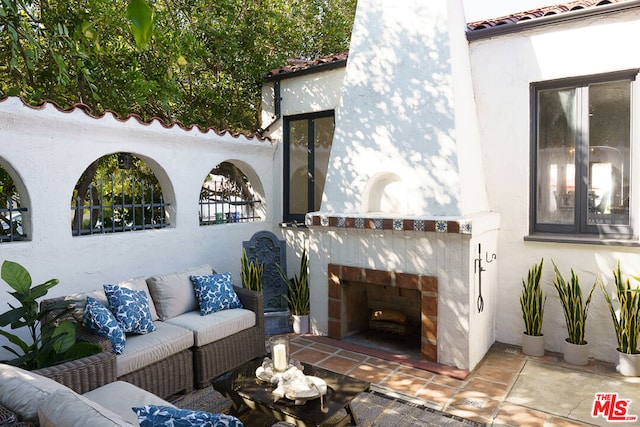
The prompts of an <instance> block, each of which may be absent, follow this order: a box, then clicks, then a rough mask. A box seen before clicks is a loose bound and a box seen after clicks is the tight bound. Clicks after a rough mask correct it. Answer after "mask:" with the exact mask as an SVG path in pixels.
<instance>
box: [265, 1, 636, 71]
mask: <svg viewBox="0 0 640 427" xmlns="http://www.w3.org/2000/svg"><path fill="white" fill-rule="evenodd" d="M477 1H482V0H477ZM628 1H632V0H577V1H572V2H569V3H563V4H558V5H554V6H545V7H541V8H538V9H533V10H528V11H525V12H518V13H514V14H512V15H507V16H502V17H500V18H494V19H487V20H483V21H477V22H470V23H468V24H467V30H468V31H470V32H472V31H478V30H484V29H487V28H493V27H497V26H501V25H510V24H517V23H518V22H523V21H528V20H532V19H536V18H542V17H547V16H552V15H559V14H562V13H567V12H574V11H577V10H583V9H590V8H595V7H598V6H605V5H609V4H614V3H624V2H628ZM348 56H349V52H343V53H339V54H334V55H327V56H323V57H320V58H316V59H313V60H303V59H289V60H288V61H287V62H288V64H287V65H285V66H284V67H280V68H275V69H273V70H271V71H269V72H268V73H267V75H266V76H265V78H266V79H277V78H278V77H283V76H285V75H288V74H292V73H298V72H300V71H312V70H313V71H320V69H316V67H321V66H323V65H327V64H335V65H338V64H342V63H346V61H347V59H348Z"/></svg>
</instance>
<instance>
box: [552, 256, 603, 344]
mask: <svg viewBox="0 0 640 427" xmlns="http://www.w3.org/2000/svg"><path fill="white" fill-rule="evenodd" d="M552 262H553V261H552ZM553 269H554V271H555V279H554V281H553V285H554V286H555V288H556V290H557V291H558V296H559V297H560V303H561V304H562V309H563V311H564V319H565V322H566V324H567V332H568V334H569V338H568V339H567V341H569V342H570V343H571V344H578V345H582V344H586V343H587V342H586V341H585V339H584V331H585V324H586V322H587V312H588V310H589V304H590V303H591V297H592V296H593V290H594V289H595V288H596V283H597V281H596V282H594V283H593V286H592V287H591V290H590V291H589V294H588V296H587V299H586V301H584V303H583V298H582V289H581V288H580V280H579V279H578V276H577V275H576V274H575V272H574V271H573V269H571V278H570V280H569V281H566V280H565V278H564V277H563V276H562V273H561V272H560V270H558V267H557V266H556V264H555V263H553Z"/></svg>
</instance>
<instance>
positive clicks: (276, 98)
mask: <svg viewBox="0 0 640 427" xmlns="http://www.w3.org/2000/svg"><path fill="white" fill-rule="evenodd" d="M281 102H282V97H281V96H280V80H274V81H273V104H274V110H275V111H274V112H275V116H274V118H273V120H272V121H271V123H269V124H268V125H267V126H266V127H264V128H260V129H258V130H257V131H256V132H257V133H258V135H260V136H263V134H264V133H265V132H266V131H268V130H269V128H270V127H271V126H273V125H274V124H275V123H276V122H277V121H278V120H280V116H281V111H280V108H281Z"/></svg>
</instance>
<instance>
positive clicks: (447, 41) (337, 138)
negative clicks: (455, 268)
mask: <svg viewBox="0 0 640 427" xmlns="http://www.w3.org/2000/svg"><path fill="white" fill-rule="evenodd" d="M465 29H466V23H465V19H464V12H463V7H462V2H461V0H428V1H424V0H394V1H389V0H361V1H359V2H358V6H357V11H356V17H355V22H354V28H353V33H352V39H351V46H350V49H349V60H348V63H347V68H346V75H345V79H344V85H343V92H342V98H341V105H340V107H339V108H338V110H337V112H336V129H335V134H334V141H333V147H332V152H331V158H330V162H329V169H328V173H327V180H326V185H325V190H324V191H325V192H324V196H323V202H322V209H321V212H322V213H325V214H326V213H342V214H362V213H367V212H371V213H374V214H375V213H381V214H387V215H391V216H394V215H397V216H404V217H407V216H426V217H447V218H462V217H466V216H473V215H474V214H478V213H482V212H486V211H487V210H488V202H487V193H486V189H485V182H484V176H483V170H482V153H481V148H480V139H479V132H478V123H477V116H476V110H475V101H474V95H473V86H472V81H471V68H470V62H469V52H468V44H467V40H466V37H465Z"/></svg>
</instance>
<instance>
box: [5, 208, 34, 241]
mask: <svg viewBox="0 0 640 427" xmlns="http://www.w3.org/2000/svg"><path fill="white" fill-rule="evenodd" d="M17 206H18V204H17V203H16V202H15V201H12V202H8V203H7V206H6V207H4V208H0V242H2V243H4V242H15V241H24V240H28V239H27V235H26V234H25V232H24V230H23V228H22V213H23V212H27V208H21V207H17Z"/></svg>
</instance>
